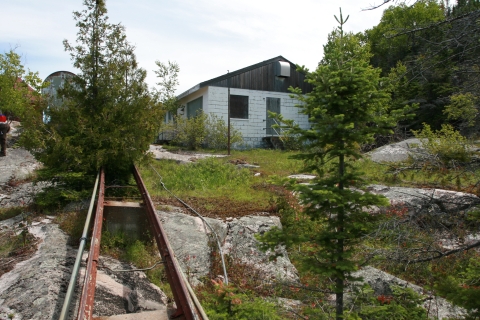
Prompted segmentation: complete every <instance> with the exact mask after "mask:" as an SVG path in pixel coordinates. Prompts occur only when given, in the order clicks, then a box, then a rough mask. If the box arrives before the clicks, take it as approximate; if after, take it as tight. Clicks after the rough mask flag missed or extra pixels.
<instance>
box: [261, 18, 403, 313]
mask: <svg viewBox="0 0 480 320" xmlns="http://www.w3.org/2000/svg"><path fill="white" fill-rule="evenodd" d="M336 18H337V17H336ZM347 19H348V17H347ZM337 21H338V22H339V24H340V26H339V27H338V28H337V29H336V30H334V31H333V32H332V33H331V34H330V35H329V37H328V42H327V44H326V45H325V46H324V57H323V59H322V60H321V62H320V63H319V65H318V67H317V69H316V70H315V71H314V72H311V73H308V72H307V70H303V71H305V72H307V80H306V81H307V82H309V83H310V84H312V86H313V91H312V92H311V93H307V94H305V95H302V93H301V91H300V89H298V88H297V89H295V90H293V91H294V92H295V93H297V98H298V99H300V100H301V101H302V102H303V104H302V105H300V106H299V108H300V110H301V113H304V114H307V115H309V120H310V124H311V128H310V129H306V130H304V129H301V128H300V127H299V126H295V125H294V123H293V122H292V121H289V120H285V119H283V118H282V117H281V116H278V117H279V119H280V120H281V121H283V122H284V123H286V125H287V126H289V127H292V131H293V132H294V133H295V134H298V135H300V137H301V140H302V141H303V142H304V143H306V145H307V150H306V152H304V153H302V154H299V155H298V156H296V158H298V159H302V160H304V161H305V163H306V165H307V170H310V171H313V172H316V173H317V175H318V178H317V179H316V180H314V181H313V183H312V184H309V185H304V184H294V185H292V188H293V189H294V190H296V191H298V194H299V197H300V199H301V202H302V203H303V204H304V209H303V210H304V212H305V213H306V214H308V216H309V217H310V219H311V220H313V221H316V223H317V224H318V223H320V225H321V226H322V227H321V228H320V229H321V230H320V231H319V232H317V233H316V234H309V235H302V234H295V235H292V234H286V233H283V232H282V231H280V230H278V229H277V230H273V231H272V232H269V233H267V234H266V235H265V236H264V237H262V241H263V243H264V244H265V245H266V246H273V245H274V244H276V243H278V241H282V242H284V243H288V244H293V243H301V242H307V241H308V242H314V243H315V244H316V246H317V247H318V249H317V250H314V251H310V252H309V254H307V255H305V256H304V257H303V260H304V261H303V262H304V265H306V266H307V268H308V269H309V270H310V271H313V272H315V273H318V274H321V275H324V276H325V277H327V278H330V279H333V280H334V282H333V287H332V289H333V291H334V292H335V293H336V317H337V319H343V313H344V299H343V295H344V289H345V283H346V281H347V280H351V279H352V277H351V273H352V272H353V271H355V270H357V268H358V264H359V261H357V260H356V258H355V257H354V250H355V248H356V245H357V244H358V243H359V242H360V241H361V239H362V237H363V236H364V235H365V234H367V233H368V232H370V231H371V230H372V228H374V226H375V223H374V222H375V219H376V217H375V215H372V214H371V213H369V212H367V208H369V207H371V206H376V205H387V204H388V201H387V200H386V199H385V198H384V197H382V196H377V195H373V194H370V193H368V192H362V191H360V190H359V188H361V187H362V184H363V183H364V182H363V180H362V174H361V172H359V171H357V169H355V167H354V166H353V165H352V163H353V162H354V161H357V160H359V159H360V158H361V157H362V156H361V154H360V150H359V145H361V144H363V143H365V142H367V141H371V140H372V138H373V136H374V135H375V134H378V133H388V132H389V131H391V128H392V127H393V126H394V125H395V121H394V119H393V117H391V116H389V112H388V108H387V107H388V105H389V103H390V96H389V94H388V90H387V89H388V87H387V86H386V84H387V83H388V81H387V80H385V79H382V78H381V77H380V72H381V70H380V69H378V68H373V67H372V66H371V65H370V64H369V61H370V57H371V55H370V52H369V47H368V45H367V44H365V43H363V42H362V41H361V40H360V39H361V38H360V37H359V36H358V35H354V34H352V33H344V31H343V25H344V23H345V21H346V20H343V17H342V15H341V12H340V18H339V19H337ZM382 85H385V86H382Z"/></svg>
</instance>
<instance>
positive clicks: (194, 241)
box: [157, 209, 298, 285]
mask: <svg viewBox="0 0 480 320" xmlns="http://www.w3.org/2000/svg"><path fill="white" fill-rule="evenodd" d="M157 214H158V215H159V217H160V220H161V221H162V224H163V227H164V229H165V230H166V233H167V236H168V238H169V241H170V244H171V246H172V248H173V250H174V251H175V255H176V257H177V260H178V261H179V263H180V265H181V267H182V269H183V270H184V272H185V273H186V274H187V277H188V278H189V280H190V282H191V283H192V284H193V285H197V284H198V283H199V281H200V280H201V279H202V277H205V276H207V275H209V270H210V265H211V254H212V250H217V249H216V247H217V244H216V240H215V238H214V237H213V235H212V234H211V231H210V229H209V228H208V226H207V225H206V224H205V223H204V222H203V221H202V220H201V219H200V218H198V217H193V216H189V215H186V214H183V213H181V212H180V211H179V210H176V209H174V210H172V211H170V212H163V211H157ZM205 219H206V220H207V222H208V223H209V224H210V225H211V226H212V227H213V229H214V230H215V232H216V233H217V235H218V237H219V241H220V243H221V246H222V250H223V252H224V253H225V254H228V255H230V256H231V257H232V258H233V259H238V260H237V261H239V262H242V263H244V264H248V265H251V266H252V268H255V269H257V271H259V272H261V273H262V274H263V275H264V277H263V278H264V279H265V282H270V281H274V280H275V279H282V280H286V281H298V275H297V271H296V269H295V267H294V266H293V265H292V264H291V262H290V260H289V259H288V256H287V254H286V251H285V250H283V249H282V248H279V249H278V250H279V253H282V254H283V255H282V256H280V257H278V258H277V259H276V260H275V261H269V255H270V254H269V253H268V252H267V253H265V252H262V251H260V250H259V247H258V241H257V240H256V239H255V234H262V233H263V232H265V231H267V230H269V229H270V228H271V227H273V226H277V227H281V224H280V220H279V218H278V217H266V216H246V217H242V218H238V219H237V218H234V219H228V220H230V221H227V222H226V223H225V222H223V221H221V220H218V219H211V218H205ZM213 276H218V275H213Z"/></svg>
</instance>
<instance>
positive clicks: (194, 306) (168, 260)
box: [77, 166, 208, 320]
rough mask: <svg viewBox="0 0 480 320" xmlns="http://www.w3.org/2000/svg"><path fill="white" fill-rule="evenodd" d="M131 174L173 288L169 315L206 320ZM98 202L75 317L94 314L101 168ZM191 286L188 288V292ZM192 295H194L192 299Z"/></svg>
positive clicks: (102, 191) (135, 171)
mask: <svg viewBox="0 0 480 320" xmlns="http://www.w3.org/2000/svg"><path fill="white" fill-rule="evenodd" d="M133 174H134V177H135V181H136V182H137V187H138V189H139V191H140V193H141V195H142V199H143V203H144V206H145V210H146V212H147V217H148V220H149V222H150V225H151V227H152V231H153V235H154V238H155V241H156V243H157V246H158V250H159V252H160V255H161V257H162V260H163V262H164V265H165V273H166V275H167V280H168V283H169V285H170V287H171V289H172V292H173V296H174V299H175V303H176V305H177V310H176V312H175V313H174V314H173V315H172V316H171V318H180V319H182V320H184V319H185V320H208V318H207V316H206V314H205V312H204V311H203V309H202V307H201V306H200V305H199V302H198V300H196V297H195V296H194V293H193V291H192V290H191V288H189V287H188V283H186V279H185V275H183V273H182V270H181V268H180V266H179V264H178V261H177V259H176V257H175V254H174V252H173V250H172V248H171V246H170V243H169V242H168V238H167V235H166V233H165V230H164V229H163V227H162V225H161V223H160V220H159V218H158V216H157V215H156V213H155V207H154V205H153V202H152V199H151V198H150V195H149V193H148V191H147V188H146V187H145V184H144V183H143V180H142V177H141V176H140V173H139V171H138V169H137V167H135V166H134V168H133ZM98 189H99V191H98V201H97V208H96V212H95V223H94V227H93V233H92V239H91V244H90V251H89V254H88V261H87V268H86V271H85V279H84V283H83V289H82V293H81V297H80V304H79V308H78V313H77V320H91V319H92V317H93V306H94V298H95V284H96V279H97V264H98V259H99V254H100V241H101V237H102V222H103V208H104V205H105V171H104V170H103V168H102V169H101V171H100V182H99V186H98ZM189 289H190V291H189ZM192 295H193V298H192Z"/></svg>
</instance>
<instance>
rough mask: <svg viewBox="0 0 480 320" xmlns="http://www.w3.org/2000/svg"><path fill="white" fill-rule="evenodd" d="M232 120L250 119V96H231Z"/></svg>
mask: <svg viewBox="0 0 480 320" xmlns="http://www.w3.org/2000/svg"><path fill="white" fill-rule="evenodd" d="M230 118H237V119H248V96H236V95H230Z"/></svg>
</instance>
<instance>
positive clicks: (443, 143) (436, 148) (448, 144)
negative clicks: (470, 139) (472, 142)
mask: <svg viewBox="0 0 480 320" xmlns="http://www.w3.org/2000/svg"><path fill="white" fill-rule="evenodd" d="M413 134H414V135H415V137H416V138H418V139H420V140H421V141H422V144H423V147H424V148H425V149H426V150H427V151H428V152H429V153H430V154H431V155H433V156H435V157H438V159H439V160H440V161H441V162H442V163H443V164H444V165H448V164H449V163H450V162H451V161H460V162H468V161H470V160H471V157H472V152H471V151H470V150H469V149H468V145H467V139H466V138H465V137H464V136H462V135H461V134H460V133H459V132H458V131H456V130H455V129H454V128H453V127H452V126H451V125H448V124H446V125H442V129H440V130H437V131H433V130H432V129H431V128H430V126H429V125H428V124H426V123H424V127H423V130H421V131H413Z"/></svg>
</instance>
